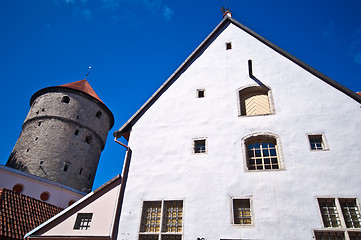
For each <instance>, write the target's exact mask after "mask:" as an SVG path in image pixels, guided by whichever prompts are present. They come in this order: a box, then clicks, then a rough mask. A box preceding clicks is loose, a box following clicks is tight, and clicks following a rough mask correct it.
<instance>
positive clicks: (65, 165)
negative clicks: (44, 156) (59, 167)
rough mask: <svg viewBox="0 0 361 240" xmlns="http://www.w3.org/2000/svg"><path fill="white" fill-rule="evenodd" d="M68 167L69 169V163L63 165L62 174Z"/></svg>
mask: <svg viewBox="0 0 361 240" xmlns="http://www.w3.org/2000/svg"><path fill="white" fill-rule="evenodd" d="M69 167H70V164H69V163H65V164H64V168H63V171H64V172H67V171H68V169H69Z"/></svg>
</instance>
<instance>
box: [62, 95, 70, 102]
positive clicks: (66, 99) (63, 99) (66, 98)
mask: <svg viewBox="0 0 361 240" xmlns="http://www.w3.org/2000/svg"><path fill="white" fill-rule="evenodd" d="M61 102H63V103H69V102H70V98H69V97H68V96H64V97H63V98H62V99H61Z"/></svg>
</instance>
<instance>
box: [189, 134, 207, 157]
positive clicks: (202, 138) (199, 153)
mask: <svg viewBox="0 0 361 240" xmlns="http://www.w3.org/2000/svg"><path fill="white" fill-rule="evenodd" d="M203 140H204V152H196V141H203ZM192 142H193V146H192V151H193V155H204V154H208V140H207V138H206V137H200V138H193V139H192Z"/></svg>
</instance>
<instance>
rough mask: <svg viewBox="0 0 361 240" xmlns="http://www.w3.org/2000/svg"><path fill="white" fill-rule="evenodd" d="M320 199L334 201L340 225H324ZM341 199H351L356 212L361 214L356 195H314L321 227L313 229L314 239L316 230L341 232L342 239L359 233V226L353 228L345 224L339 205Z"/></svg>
mask: <svg viewBox="0 0 361 240" xmlns="http://www.w3.org/2000/svg"><path fill="white" fill-rule="evenodd" d="M320 199H321V200H331V199H332V200H333V201H334V202H335V206H336V211H337V213H338V215H339V220H340V226H339V227H326V226H325V223H324V220H323V218H322V211H321V208H320ZM343 200H351V201H355V205H356V207H357V210H358V213H359V214H360V215H361V211H360V206H361V205H360V202H359V200H358V198H357V197H355V196H347V197H345V196H338V197H335V196H316V202H317V203H316V204H317V206H318V213H319V219H320V221H321V226H322V228H321V229H313V237H314V239H317V238H316V233H318V232H324V233H329V232H342V233H343V234H344V239H345V240H349V239H351V238H350V234H351V235H352V234H357V235H361V226H360V227H359V228H353V227H347V224H346V220H345V216H344V213H343V212H342V206H341V202H342V201H343ZM360 221H361V216H360Z"/></svg>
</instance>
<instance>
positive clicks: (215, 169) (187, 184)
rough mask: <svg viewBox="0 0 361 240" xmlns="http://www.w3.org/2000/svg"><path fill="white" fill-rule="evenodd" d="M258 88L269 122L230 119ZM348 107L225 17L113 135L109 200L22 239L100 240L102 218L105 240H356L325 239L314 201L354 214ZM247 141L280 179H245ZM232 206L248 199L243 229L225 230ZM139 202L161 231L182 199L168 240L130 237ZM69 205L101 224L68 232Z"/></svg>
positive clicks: (354, 120) (327, 82)
mask: <svg viewBox="0 0 361 240" xmlns="http://www.w3.org/2000/svg"><path fill="white" fill-rule="evenodd" d="M227 43H231V45H232V48H231V49H228V50H226V45H227ZM249 60H252V68H251V69H252V74H250V68H249ZM260 84H261V85H264V86H267V87H268V88H269V89H270V90H269V91H268V101H269V103H270V106H269V108H268V110H267V111H269V112H270V114H267V115H256V116H244V115H242V114H241V113H242V112H244V111H241V107H240V99H241V98H240V96H239V91H241V90H243V89H244V88H246V87H250V86H259V85H260ZM200 89H201V90H204V91H205V92H204V94H203V95H204V97H203V98H197V90H200ZM261 100H262V101H267V99H266V100H265V99H264V98H262V99H261ZM360 103H361V97H360V96H358V95H357V94H356V93H353V92H352V91H350V90H348V89H347V88H345V87H343V86H340V85H338V84H337V83H335V82H334V81H333V80H331V79H329V78H327V77H326V76H324V75H322V74H321V73H319V72H317V71H316V70H314V69H312V68H310V67H309V66H307V65H306V64H304V63H302V62H300V61H299V60H297V59H295V58H294V57H292V56H291V55H289V54H288V53H286V52H284V51H283V50H281V49H279V48H278V47H277V46H275V45H273V44H272V43H269V42H268V41H267V40H265V39H263V38H262V37H260V36H259V35H257V34H256V33H254V32H252V31H250V30H249V29H247V28H245V27H244V26H243V25H241V24H240V23H238V22H236V21H235V20H234V19H232V18H231V17H230V16H226V17H225V19H224V20H223V21H222V22H221V23H220V24H219V25H218V26H217V28H216V29H215V30H214V31H213V32H212V33H211V35H210V36H209V37H208V38H207V39H206V40H205V41H204V42H203V43H202V44H201V45H200V47H198V48H197V49H196V50H195V52H194V53H192V55H191V56H190V57H189V58H188V59H187V60H186V61H185V62H184V63H183V64H182V65H181V66H180V68H179V69H178V70H177V71H176V72H175V73H174V74H173V75H172V76H171V77H170V78H169V79H168V80H167V81H166V82H165V83H164V84H163V85H162V86H161V88H160V89H159V90H158V91H157V92H156V93H155V94H154V95H153V96H152V97H151V98H150V100H148V102H147V103H145V105H144V106H143V107H142V108H141V109H139V110H138V112H137V113H136V114H135V115H134V116H133V117H132V118H131V119H129V121H128V122H127V123H125V124H124V125H123V127H121V129H120V130H119V131H117V132H115V136H116V138H120V137H121V136H124V137H125V138H127V139H128V137H129V132H130V139H129V142H128V146H129V149H128V151H127V155H126V157H125V164H124V168H123V178H122V180H121V181H122V182H121V188H120V189H119V192H118V193H119V194H115V190H114V192H113V190H112V191H109V194H108V195H106V194H99V193H91V194H89V195H87V197H85V198H84V199H88V200H86V201H85V200H84V199H82V200H80V201H79V202H77V203H76V204H75V206H72V207H70V208H68V209H67V210H66V211H65V212H62V213H60V214H59V215H57V216H55V217H54V218H53V219H51V220H49V221H48V222H46V223H44V224H43V225H41V226H40V227H38V228H37V229H35V230H33V231H32V232H30V233H29V234H27V236H26V237H27V238H28V239H34V240H37V239H41V240H42V239H48V238H49V237H52V238H55V237H57V239H68V238H72V239H76V240H78V239H79V240H80V239H81V240H84V239H88V238H89V239H90V238H91V239H98V238H97V237H100V239H102V237H105V236H106V232H107V231H106V230H104V229H109V224H110V222H109V221H108V220H109V219H113V222H112V226H114V227H115V231H110V232H111V233H109V235H108V236H109V239H114V240H115V239H116V240H144V239H146V240H149V239H151V240H154V239H158V240H178V239H182V240H214V239H218V240H228V239H232V240H256V239H257V240H260V239H262V240H280V239H282V240H283V239H284V240H289V239H292V240H298V239H299V240H305V239H312V238H314V237H315V231H317V230H321V231H325V230H328V229H330V230H331V231H335V230H336V231H340V232H344V233H346V232H348V231H351V230H352V231H356V232H358V233H357V234H359V237H360V236H361V228H356V229H355V228H346V227H345V226H344V222H342V226H341V227H340V228H328V229H326V228H325V227H324V223H323V221H322V217H321V213H320V208H319V203H318V198H335V199H337V198H350V199H351V198H352V199H356V201H357V205H358V209H360V205H359V202H358V201H359V200H361V174H360V173H359V172H360V170H359V161H360V156H361V147H360V145H359V142H360V141H361V134H360V131H359V126H360V125H361V108H360ZM314 134H317V135H320V136H322V140H323V143H324V149H323V150H311V147H310V141H309V135H314ZM259 135H263V136H271V137H274V139H275V142H276V143H277V147H278V161H279V162H280V165H279V166H280V169H278V170H250V169H249V166H248V165H247V158H248V156H247V154H246V145H245V144H248V141H247V140H249V139H250V138H251V137H253V136H259ZM195 140H206V149H204V153H194V151H195V150H194V141H195ZM202 151H203V150H202ZM104 189H105V188H104ZM117 189H118V188H117ZM92 194H93V196H95V194H97V196H99V197H96V198H94V197H92ZM117 197H119V198H117ZM116 199H120V200H121V201H119V203H117V206H118V207H117V208H116V210H115V209H114V208H113V207H112V206H114V205H115V204H116V202H115V200H116ZM233 199H249V203H250V210H251V215H252V223H251V224H248V225H241V224H234V221H233V206H232V205H233ZM97 201H98V203H96V202H97ZM144 201H158V202H161V203H162V204H163V207H162V214H160V215H159V219H160V221H161V222H163V221H164V218H163V217H161V216H164V206H165V204H166V203H167V202H168V201H178V203H179V201H182V203H183V204H182V211H183V215H182V218H183V219H182V221H183V223H182V230H181V232H180V233H177V234H179V235H177V236H178V237H174V236H175V234H173V235H172V234H171V233H163V232H160V233H159V234H158V233H149V234H148V233H146V231H143V230H144V229H143V230H142V231H141V230H140V229H141V227H140V226H141V222H142V211H143V210H142V208H143V206H144V205H143V203H144ZM247 201H248V200H247ZM99 203H100V204H99ZM107 203H109V205H107ZM105 205H107V206H105ZM337 205H338V207H339V205H340V202H337ZM77 206H79V207H82V208H83V209H82V210H81V211H83V210H84V209H85V210H86V212H91V211H93V212H94V213H99V212H102V213H103V214H104V215H101V214H94V216H93V219H92V222H91V227H90V229H89V230H86V231H82V232H79V231H77V230H74V229H73V226H74V222H75V220H76V219H75V214H76V213H80V210H78V208H77ZM119 211H120V218H118V217H114V216H116V215H117V214H118V213H119ZM111 213H113V215H112V214H111ZM111 215H112V216H113V217H111ZM340 216H341V213H340ZM359 218H360V217H359ZM360 223H361V220H360ZM146 234H148V235H151V234H152V235H153V236H156V238H153V237H148V238H144V235H146ZM341 234H342V233H341ZM140 235H142V236H143V237H140ZM165 236H168V237H169V238H165ZM179 236H181V237H180V238H179ZM344 236H345V239H346V240H350V238H349V237H348V235H347V234H344ZM107 239H108V238H107ZM325 239H327V238H325ZM330 239H333V238H330ZM341 239H342V238H341ZM353 239H358V238H353ZM353 239H352V240H353Z"/></svg>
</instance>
